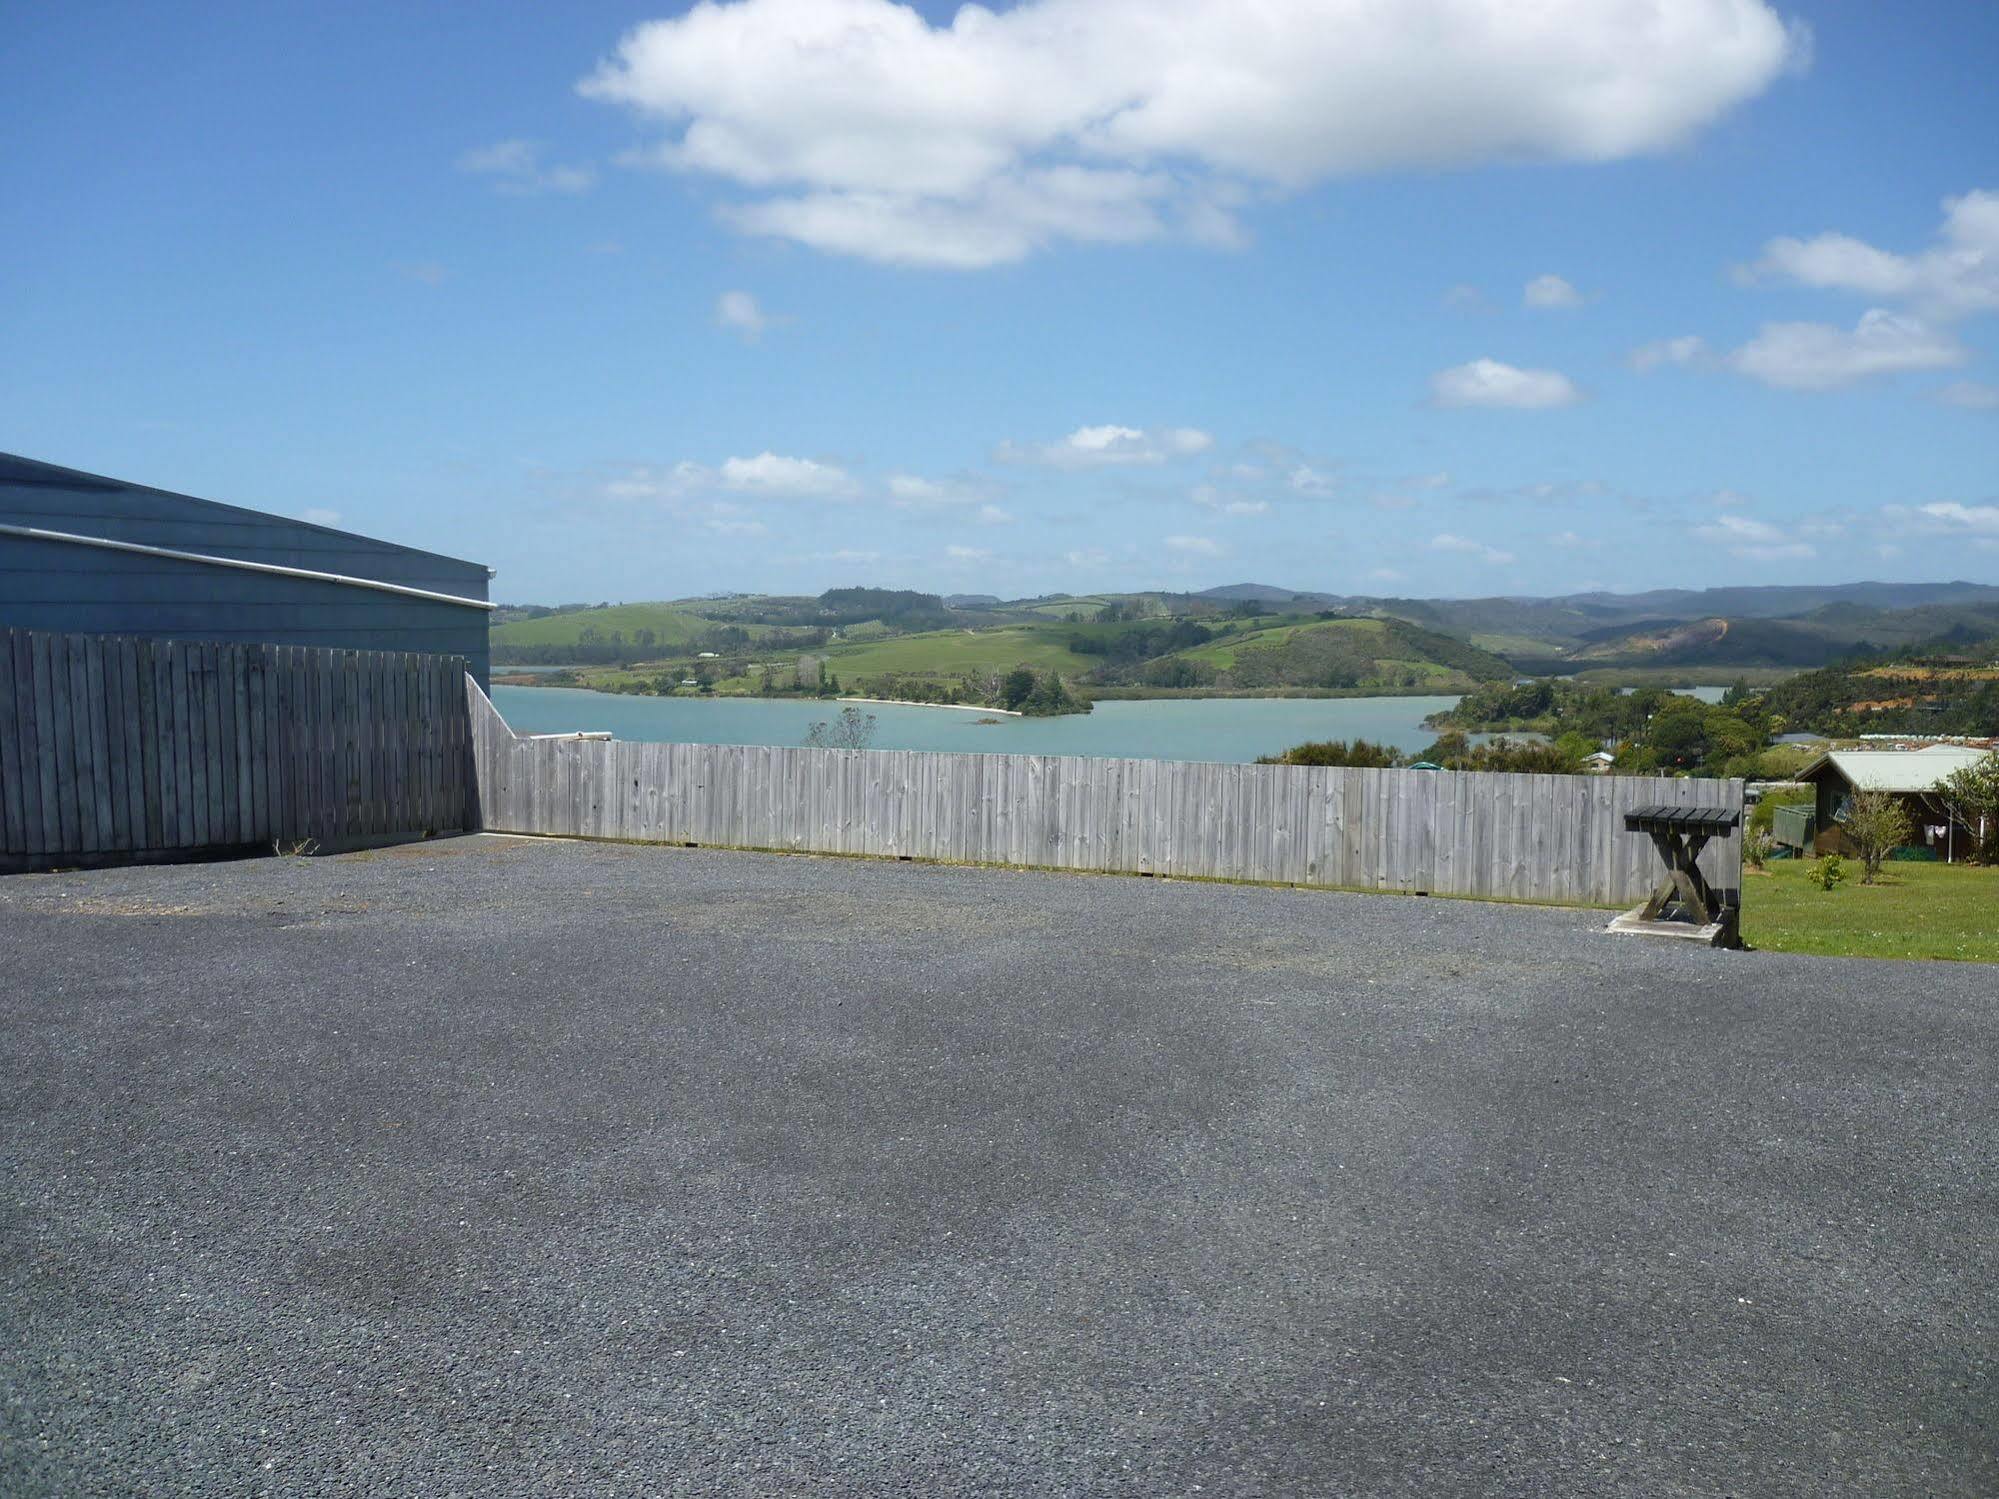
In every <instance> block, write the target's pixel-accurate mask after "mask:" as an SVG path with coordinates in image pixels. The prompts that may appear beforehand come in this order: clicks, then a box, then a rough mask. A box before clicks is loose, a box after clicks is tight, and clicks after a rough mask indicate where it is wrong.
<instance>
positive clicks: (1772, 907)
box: [1742, 859, 1999, 963]
mask: <svg viewBox="0 0 1999 1499" xmlns="http://www.w3.org/2000/svg"><path fill="white" fill-rule="evenodd" d="M1809 875H1810V866H1809V864H1808V863H1807V862H1806V861H1805V860H1802V859H1786V860H1779V861H1777V862H1775V863H1773V864H1771V865H1770V871H1769V873H1768V874H1745V875H1744V877H1743V881H1742V935H1743V937H1744V939H1745V940H1746V941H1747V942H1748V943H1749V945H1750V946H1751V947H1761V948H1768V949H1772V950H1774V951H1778V952H1804V953H1819V954H1822V955H1824V956H1827V957H1839V958H1965V959H1972V960H1975V961H1980V962H1986V963H1999V869H1994V868H1980V867H1976V866H1973V865H1969V864H1916V863H1903V862H1891V863H1888V864H1885V865H1883V866H1882V871H1881V874H1880V876H1879V879H1878V882H1877V883H1875V884H1872V885H1862V884H1860V883H1859V882H1858V881H1853V880H1849V881H1846V882H1845V883H1843V884H1840V885H1836V886H1834V887H1833V888H1832V889H1831V890H1821V889H1819V888H1817V887H1816V886H1814V885H1812V884H1811V883H1810V882H1809Z"/></svg>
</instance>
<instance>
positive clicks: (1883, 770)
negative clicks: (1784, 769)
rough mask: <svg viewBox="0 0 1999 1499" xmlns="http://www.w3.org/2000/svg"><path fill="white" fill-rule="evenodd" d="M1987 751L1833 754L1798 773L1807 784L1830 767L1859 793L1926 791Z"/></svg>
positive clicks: (1947, 748)
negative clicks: (1822, 770) (1818, 773)
mask: <svg viewBox="0 0 1999 1499" xmlns="http://www.w3.org/2000/svg"><path fill="white" fill-rule="evenodd" d="M1990 753H1991V751H1990V750H1981V749H1969V748H1967V747H1966V746H1964V745H1959V744H1932V745H1930V746H1928V747H1927V748H1925V749H1919V750H1834V751H1833V752H1832V753H1831V754H1828V755H1821V756H1820V757H1819V758H1818V759H1816V760H1814V761H1813V762H1812V763H1811V764H1810V765H1809V766H1807V767H1806V768H1805V769H1804V770H1803V771H1801V772H1800V773H1799V775H1800V779H1803V780H1810V779H1811V778H1812V777H1813V776H1814V775H1815V774H1817V772H1818V771H1819V770H1820V769H1822V768H1823V767H1825V766H1827V765H1831V766H1832V767H1833V769H1835V770H1837V771H1838V772H1839V773H1840V774H1841V775H1842V776H1844V777H1846V779H1847V781H1848V782H1849V783H1850V784H1851V785H1852V786H1854V787H1855V789H1857V790H1860V791H1928V790H1929V789H1930V788H1932V787H1933V786H1935V785H1936V783H1937V782H1938V781H1941V780H1942V779H1943V778H1944V777H1945V776H1947V775H1949V774H1950V773H1951V772H1952V771H1954V770H1956V769H1957V768H1958V767H1959V766H1962V765H1976V764H1977V763H1978V762H1979V761H1981V760H1983V759H1984V758H1985V757H1986V756H1987V755H1988V754H1990Z"/></svg>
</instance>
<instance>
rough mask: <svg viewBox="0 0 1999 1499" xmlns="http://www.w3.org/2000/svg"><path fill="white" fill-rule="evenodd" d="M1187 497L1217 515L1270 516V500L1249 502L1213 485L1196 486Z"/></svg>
mask: <svg viewBox="0 0 1999 1499" xmlns="http://www.w3.org/2000/svg"><path fill="white" fill-rule="evenodd" d="M1187 497H1188V498H1189V499H1191V500H1192V501H1193V502H1194V503H1195V504H1196V505H1199V506H1200V507H1201V508H1202V509H1203V510H1212V511H1214V512H1215V513H1216V514H1217V515H1268V514H1269V513H1270V502H1269V501H1268V500H1249V499H1244V498H1243V497H1241V496H1240V495H1232V494H1230V493H1228V492H1227V491H1226V490H1222V489H1217V488H1215V486H1214V485H1212V484H1196V485H1195V486H1194V487H1193V489H1191V490H1190V491H1188V495H1187Z"/></svg>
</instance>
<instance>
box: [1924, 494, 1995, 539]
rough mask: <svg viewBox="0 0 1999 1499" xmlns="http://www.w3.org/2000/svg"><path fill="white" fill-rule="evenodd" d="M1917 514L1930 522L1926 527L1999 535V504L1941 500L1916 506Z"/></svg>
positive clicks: (1968, 533)
mask: <svg viewBox="0 0 1999 1499" xmlns="http://www.w3.org/2000/svg"><path fill="white" fill-rule="evenodd" d="M1915 514H1916V515H1917V516H1918V517H1920V518H1921V519H1922V520H1923V521H1925V522H1927V523H1928V525H1927V526H1926V527H1925V529H1928V530H1934V531H1944V532H1952V531H1954V532H1957V533H1959V534H1961V535H1972V536H1991V537H1999V505H1961V504H1959V503H1958V502H1957V501H1956V500H1940V501H1938V502H1937V503H1935V504H1933V505H1918V506H1916V507H1915Z"/></svg>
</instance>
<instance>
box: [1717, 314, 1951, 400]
mask: <svg viewBox="0 0 1999 1499" xmlns="http://www.w3.org/2000/svg"><path fill="white" fill-rule="evenodd" d="M1968 357H1969V356H1968V355H1967V354H1966V352H1965V349H1964V346H1963V345H1962V344H1960V343H1958V341H1957V340H1956V339H1954V338H1952V337H1951V336H1950V335H1949V334H1947V333H1942V332H1939V331H1938V330H1936V329H1934V328H1932V327H1930V326H1929V325H1928V324H1926V323H1924V322H1922V321H1921V320H1919V319H1917V318H1913V317H1909V316H1906V315H1904V314H1902V313H1896V312H1889V311H1887V310H1886V309H1884V308H1880V307H1876V308H1872V309H1870V310H1869V311H1867V312H1864V313H1862V314H1861V316H1860V321H1859V322H1858V323H1856V324H1855V325H1854V327H1853V331H1852V332H1848V331H1847V330H1845V329H1843V328H1835V327H1833V326H1832V325H1831V324H1828V323H1765V324H1764V325H1763V327H1762V328H1761V329H1760V330H1759V331H1758V333H1757V335H1756V337H1754V338H1753V339H1751V340H1750V341H1749V342H1748V343H1746V344H1744V345H1743V346H1742V347H1741V348H1739V349H1737V350H1736V351H1735V352H1734V353H1732V354H1730V355H1729V356H1728V358H1727V361H1726V362H1727V364H1728V366H1729V367H1730V368H1731V369H1733V370H1736V371H1738V372H1739V373H1741V374H1744V375H1747V376H1749V377H1750V378H1751V379H1753V380H1760V381H1762V382H1763V383H1764V384H1765V385H1775V386H1778V387H1780V388H1782V389H1785V390H1833V389H1836V388H1837V387H1839V386H1842V385H1851V384H1853V383H1854V382H1855V381H1856V380H1864V379H1866V378H1868V377H1869V376H1871V375H1892V374H1899V373H1902V372H1904V371H1908V370H1935V369H1947V368H1949V367H1951V366H1953V365H1959V364H1962V363H1964V361H1965V360H1966V358H1968Z"/></svg>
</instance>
